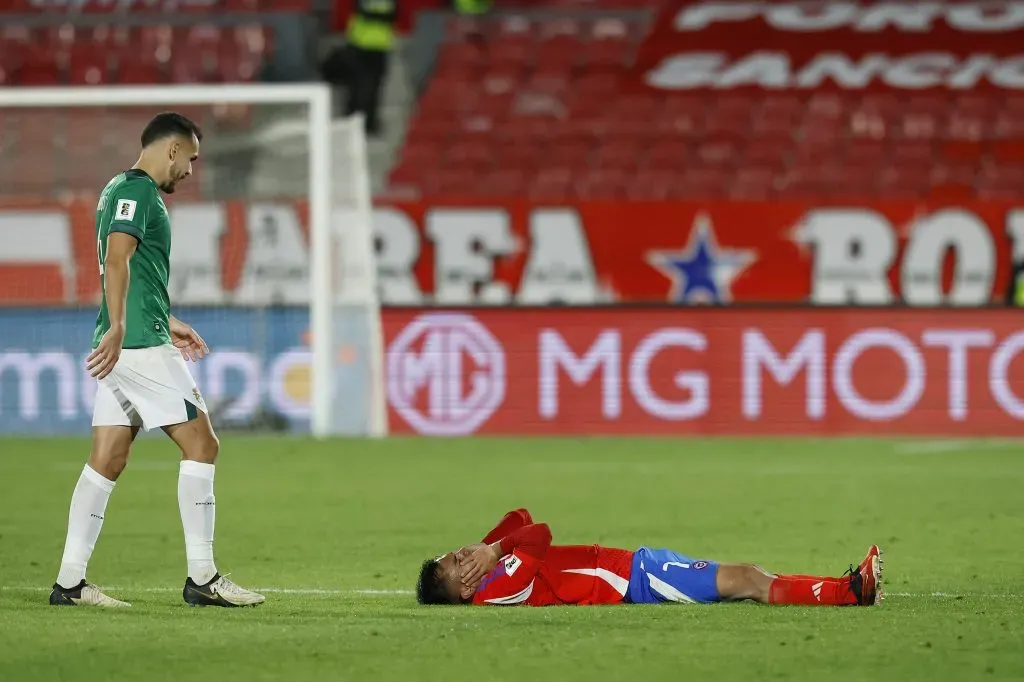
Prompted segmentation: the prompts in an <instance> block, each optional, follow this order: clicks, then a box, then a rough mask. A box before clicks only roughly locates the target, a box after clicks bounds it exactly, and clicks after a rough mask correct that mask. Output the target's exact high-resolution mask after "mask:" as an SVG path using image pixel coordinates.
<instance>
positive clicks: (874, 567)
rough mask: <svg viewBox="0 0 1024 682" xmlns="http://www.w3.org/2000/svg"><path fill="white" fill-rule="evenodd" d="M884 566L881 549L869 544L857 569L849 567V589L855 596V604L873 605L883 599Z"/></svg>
mask: <svg viewBox="0 0 1024 682" xmlns="http://www.w3.org/2000/svg"><path fill="white" fill-rule="evenodd" d="M884 566H885V561H884V560H883V559H882V550H880V549H879V548H878V545H871V547H870V548H869V549H868V554H867V556H866V557H864V561H862V562H860V566H858V567H857V570H856V571H854V570H853V567H852V566H851V567H850V570H849V571H848V573H849V574H850V591H852V592H853V594H854V595H855V596H856V597H857V604H859V605H860V606H875V605H876V604H880V603H881V602H882V600H883V599H885V592H884V591H883V589H882V568H883V567H884Z"/></svg>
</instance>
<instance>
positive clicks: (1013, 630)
mask: <svg viewBox="0 0 1024 682" xmlns="http://www.w3.org/2000/svg"><path fill="white" fill-rule="evenodd" d="M223 440H224V443H223V447H222V454H221V460H220V462H219V463H218V474H217V502H218V504H217V506H218V517H217V555H218V563H219V567H220V568H221V570H223V571H232V572H233V576H232V577H233V578H234V579H237V580H238V582H239V583H241V584H243V585H245V586H252V587H261V586H270V587H275V588H281V589H285V588H287V589H292V590H300V589H314V588H316V589H322V590H329V591H331V593H322V594H314V593H295V592H272V593H270V594H268V601H267V603H266V604H264V605H263V606H262V607H260V608H258V609H255V610H253V609H245V610H243V609H238V610H223V609H216V610H215V609H190V608H188V607H186V606H185V605H184V603H183V602H182V601H181V596H180V589H181V585H182V583H183V581H184V577H185V573H184V564H185V561H184V550H183V547H182V538H181V525H180V521H179V518H178V510H177V502H176V478H177V461H176V459H177V458H176V452H175V450H174V449H173V445H172V444H171V443H169V442H168V441H166V440H165V439H163V438H144V439H141V440H140V442H139V443H138V444H137V446H136V451H135V453H134V454H133V460H132V461H131V462H130V463H129V466H128V469H127V470H126V472H125V473H124V475H123V476H122V478H121V480H120V481H119V482H118V486H117V488H116V490H115V492H114V495H113V497H112V499H111V502H110V505H109V507H108V509H107V520H106V523H105V526H104V529H103V535H102V536H101V538H100V541H99V545H98V547H97V551H96V554H95V556H94V557H93V560H92V562H91V565H90V567H89V577H90V579H91V580H93V581H95V582H97V583H99V584H100V585H110V586H114V587H115V588H117V589H113V590H111V592H110V593H111V594H112V595H113V596H116V597H119V598H125V599H128V600H130V601H131V602H132V603H133V608H132V609H131V610H128V611H125V612H111V611H101V610H92V609H84V608H79V609H75V608H64V609H55V608H51V607H49V606H47V605H46V597H47V592H46V588H48V586H49V585H50V584H51V583H52V581H53V579H54V575H55V574H56V570H57V564H58V562H59V559H60V553H61V549H62V546H63V541H64V532H65V523H66V519H67V505H68V500H69V496H70V494H71V490H72V488H73V486H74V483H75V480H76V477H77V475H78V472H79V471H80V468H81V465H82V463H83V461H84V457H85V456H86V454H87V448H88V444H87V442H86V441H83V440H56V439H54V440H42V439H37V440H0V457H2V459H3V466H4V475H3V477H2V479H0V585H2V589H0V632H2V633H3V636H2V638H0V680H11V681H18V682H25V681H28V680H58V679H59V680H99V679H119V680H146V681H147V682H155V681H158V680H175V681H177V680H181V679H186V678H191V677H193V676H196V677H198V676H199V675H201V676H202V677H203V679H211V680H221V681H225V680H280V679H289V680H307V679H308V680H313V679H332V680H333V679H345V680H369V679H373V680H403V681H406V680H417V681H419V680H434V679H446V680H450V679H452V677H453V676H454V677H457V678H460V677H464V676H466V675H470V676H481V675H482V676H486V677H491V676H496V675H497V676H512V677H513V678H516V679H531V680H548V679H552V680H554V679H557V680H592V679H609V680H611V679H616V680H619V679H637V680H643V679H652V680H653V679H686V678H688V677H691V676H695V675H699V676H701V678H703V679H711V680H731V679H735V680H755V679H792V680H868V679H880V680H888V679H892V680H901V682H905V681H906V680H929V681H930V682H934V681H935V680H947V679H950V680H952V679H957V680H996V679H1005V680H1011V679H1016V680H1019V679H1022V678H1024V644H1022V643H1024V570H1022V569H1021V559H1022V554H1021V552H1022V549H1021V546H1022V545H1021V541H1022V539H1024V513H1022V507H1021V503H1020V500H1021V499H1022V498H1021V490H1022V489H1024V460H1022V458H1021V455H1020V453H1019V449H1018V448H1017V447H1015V446H1014V445H1013V444H1007V443H991V442H961V443H953V444H944V443H941V442H940V443H923V444H922V443H919V442H914V441H883V440H878V441H868V440H835V441H824V440H822V441H810V440H804V441H793V440H765V441H758V440H740V441H733V440H700V441H697V440H694V441H690V440H647V439H634V440H625V439H622V440H618V439H592V440H512V439H509V440H472V439H468V440H455V441H445V440H389V441H383V442H360V441H336V442H328V443H316V442H312V441H308V440H298V439H295V440H291V439H276V438H263V439H254V438H245V437H238V436H226V437H225V438H224V439H223ZM517 506H527V507H529V508H530V509H531V511H532V512H533V513H534V516H535V518H537V519H538V520H543V521H547V522H549V523H550V524H551V525H552V529H553V531H554V534H555V541H556V542H561V543H589V542H600V543H603V544H606V545H610V546H620V547H628V548H634V547H636V546H637V545H640V544H649V545H653V546H667V547H670V548H672V549H676V550H677V551H680V552H682V553H685V554H689V555H691V556H701V557H711V558H716V559H719V560H723V561H741V560H744V561H754V562H757V563H760V564H762V565H764V566H765V567H767V568H769V570H775V571H780V572H807V573H822V574H829V575H837V574H839V573H841V572H842V571H843V570H844V569H845V568H846V567H847V565H848V564H849V563H850V562H853V563H856V562H858V561H859V560H860V559H861V557H862V555H863V553H864V551H865V550H866V549H867V546H868V545H869V544H870V543H871V542H878V543H880V544H881V545H882V547H883V549H885V550H886V559H887V565H886V569H887V578H888V584H887V587H888V590H889V592H890V597H889V598H888V599H887V600H886V602H885V603H884V605H883V606H882V607H881V608H877V609H856V608H850V609H828V608H798V607H787V608H769V607H762V606H757V605H751V604H729V605H714V606H682V605H668V606H657V607H652V606H614V607H592V608H573V607H563V608H546V609H529V608H512V609H499V608H459V607H433V608H431V607H420V606H418V605H417V604H416V603H415V601H414V597H413V596H412V595H411V594H409V593H408V592H407V591H408V590H410V589H411V588H412V587H413V583H414V581H415V577H416V574H417V569H418V567H419V564H420V562H421V561H422V560H423V559H424V558H426V557H428V556H432V555H434V554H436V553H439V552H441V551H443V550H446V549H449V548H455V547H457V546H459V545H460V544H462V543H466V542H470V541H476V540H478V539H479V537H480V536H481V535H482V533H483V532H484V531H485V530H486V529H487V528H488V527H489V526H490V524H492V523H494V522H496V521H497V520H498V518H499V517H500V516H501V514H502V513H503V512H504V511H506V510H507V509H510V508H514V507H517ZM367 590H388V591H395V590H403V591H406V593H397V594H396V593H387V594H370V593H366V592H365V591H367ZM334 591H337V593H335V592H334ZM935 592H942V593H944V595H947V596H935V595H933V593H935ZM901 595H904V596H901ZM186 676H187V677H186Z"/></svg>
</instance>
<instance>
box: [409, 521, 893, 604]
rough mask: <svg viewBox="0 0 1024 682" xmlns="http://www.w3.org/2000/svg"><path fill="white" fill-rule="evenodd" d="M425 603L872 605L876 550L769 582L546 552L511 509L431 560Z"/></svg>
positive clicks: (648, 560)
mask: <svg viewBox="0 0 1024 682" xmlns="http://www.w3.org/2000/svg"><path fill="white" fill-rule="evenodd" d="M416 594H417V598H418V599H419V602H420V603H421V604H473V605H477V606H486V605H496V606H514V605H517V604H523V605H527V606H551V605H557V604H577V605H585V604H623V603H624V604H659V603H663V602H680V603H710V602H719V601H738V600H744V599H750V600H753V601H758V602H761V603H762V604H803V605H807V606H846V605H849V606H854V605H859V606H872V605H874V604H877V603H879V602H880V601H881V600H882V553H881V551H880V550H879V549H878V546H877V545H872V546H871V548H870V549H869V550H868V554H867V556H866V557H865V558H864V561H862V562H861V564H860V566H858V567H857V568H856V569H854V568H853V567H852V566H851V567H850V570H849V571H848V572H847V575H845V576H843V577H840V578H830V577H825V576H812V575H774V574H771V573H768V572H766V571H764V570H763V569H761V568H760V567H758V566H754V565H753V564H719V563H718V562H715V561H707V560H694V559H691V558H689V557H685V556H682V555H681V554H676V553H675V552H671V551H669V550H665V549H650V548H648V547H641V548H640V549H638V550H637V551H635V552H632V551H630V550H627V549H614V548H610V547H601V546H600V545H552V544H551V531H550V529H549V528H548V526H547V524H543V523H536V524H535V523H534V522H533V519H532V518H531V517H530V512H528V511H526V510H525V509H517V510H515V511H510V512H509V513H508V514H506V515H505V517H504V518H503V519H502V520H501V522H500V523H499V524H498V525H497V527H495V528H494V529H493V530H492V531H491V532H490V533H488V534H487V536H486V537H485V538H484V541H483V543H481V544H477V545H472V546H470V547H464V548H462V549H460V550H459V551H458V552H449V553H448V554H444V555H442V556H440V557H438V558H436V559H428V560H427V561H425V562H424V563H423V567H422V568H421V569H420V578H419V583H418V585H417V590H416Z"/></svg>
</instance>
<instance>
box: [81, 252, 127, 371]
mask: <svg viewBox="0 0 1024 682" xmlns="http://www.w3.org/2000/svg"><path fill="white" fill-rule="evenodd" d="M138 245H139V241H138V238H136V237H135V236H133V235H131V234H128V233H125V232H111V233H110V234H109V235H108V236H107V248H106V252H105V256H104V261H103V296H104V298H105V299H106V303H107V314H108V315H109V316H110V329H108V330H107V332H106V333H105V334H104V335H103V338H102V339H100V343H99V345H98V346H96V349H95V350H94V351H93V352H92V353H90V354H89V357H88V358H87V359H86V367H87V369H88V370H89V373H90V374H91V375H92V376H94V377H96V378H97V379H102V378H103V377H105V376H107V375H108V374H110V372H111V370H113V369H114V365H116V364H117V360H118V358H119V357H121V345H122V344H123V343H124V334H125V325H126V318H125V314H126V313H125V311H126V310H127V305H126V301H127V299H128V284H129V280H130V279H131V268H130V267H129V261H131V258H132V255H134V254H135V249H136V248H138Z"/></svg>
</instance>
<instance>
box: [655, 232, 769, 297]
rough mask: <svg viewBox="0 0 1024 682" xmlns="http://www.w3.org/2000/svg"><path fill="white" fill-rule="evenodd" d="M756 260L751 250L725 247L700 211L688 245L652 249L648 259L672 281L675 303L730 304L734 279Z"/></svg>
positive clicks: (754, 252) (755, 253)
mask: <svg viewBox="0 0 1024 682" xmlns="http://www.w3.org/2000/svg"><path fill="white" fill-rule="evenodd" d="M756 260H757V252H756V251H754V250H752V249H732V248H722V247H720V246H719V245H718V240H717V239H716V237H715V229H714V226H713V225H712V224H711V219H710V218H709V217H708V215H707V214H706V213H703V212H702V213H698V214H697V217H696V218H695V219H694V221H693V226H692V227H691V228H690V238H689V242H688V243H687V245H686V247H685V248H683V249H682V250H679V251H664V250H657V251H649V252H648V253H647V262H648V263H649V264H650V265H651V266H653V267H655V268H657V269H658V270H659V271H660V272H661V273H662V274H663V275H665V276H666V277H668V278H669V279H671V280H672V289H671V291H669V295H668V300H669V301H671V302H673V303H730V302H731V301H732V284H733V281H734V280H735V279H736V278H737V277H738V276H739V275H740V274H741V273H742V272H743V271H744V270H746V269H747V267H749V266H750V264H751V263H753V262H755V261H756Z"/></svg>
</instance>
